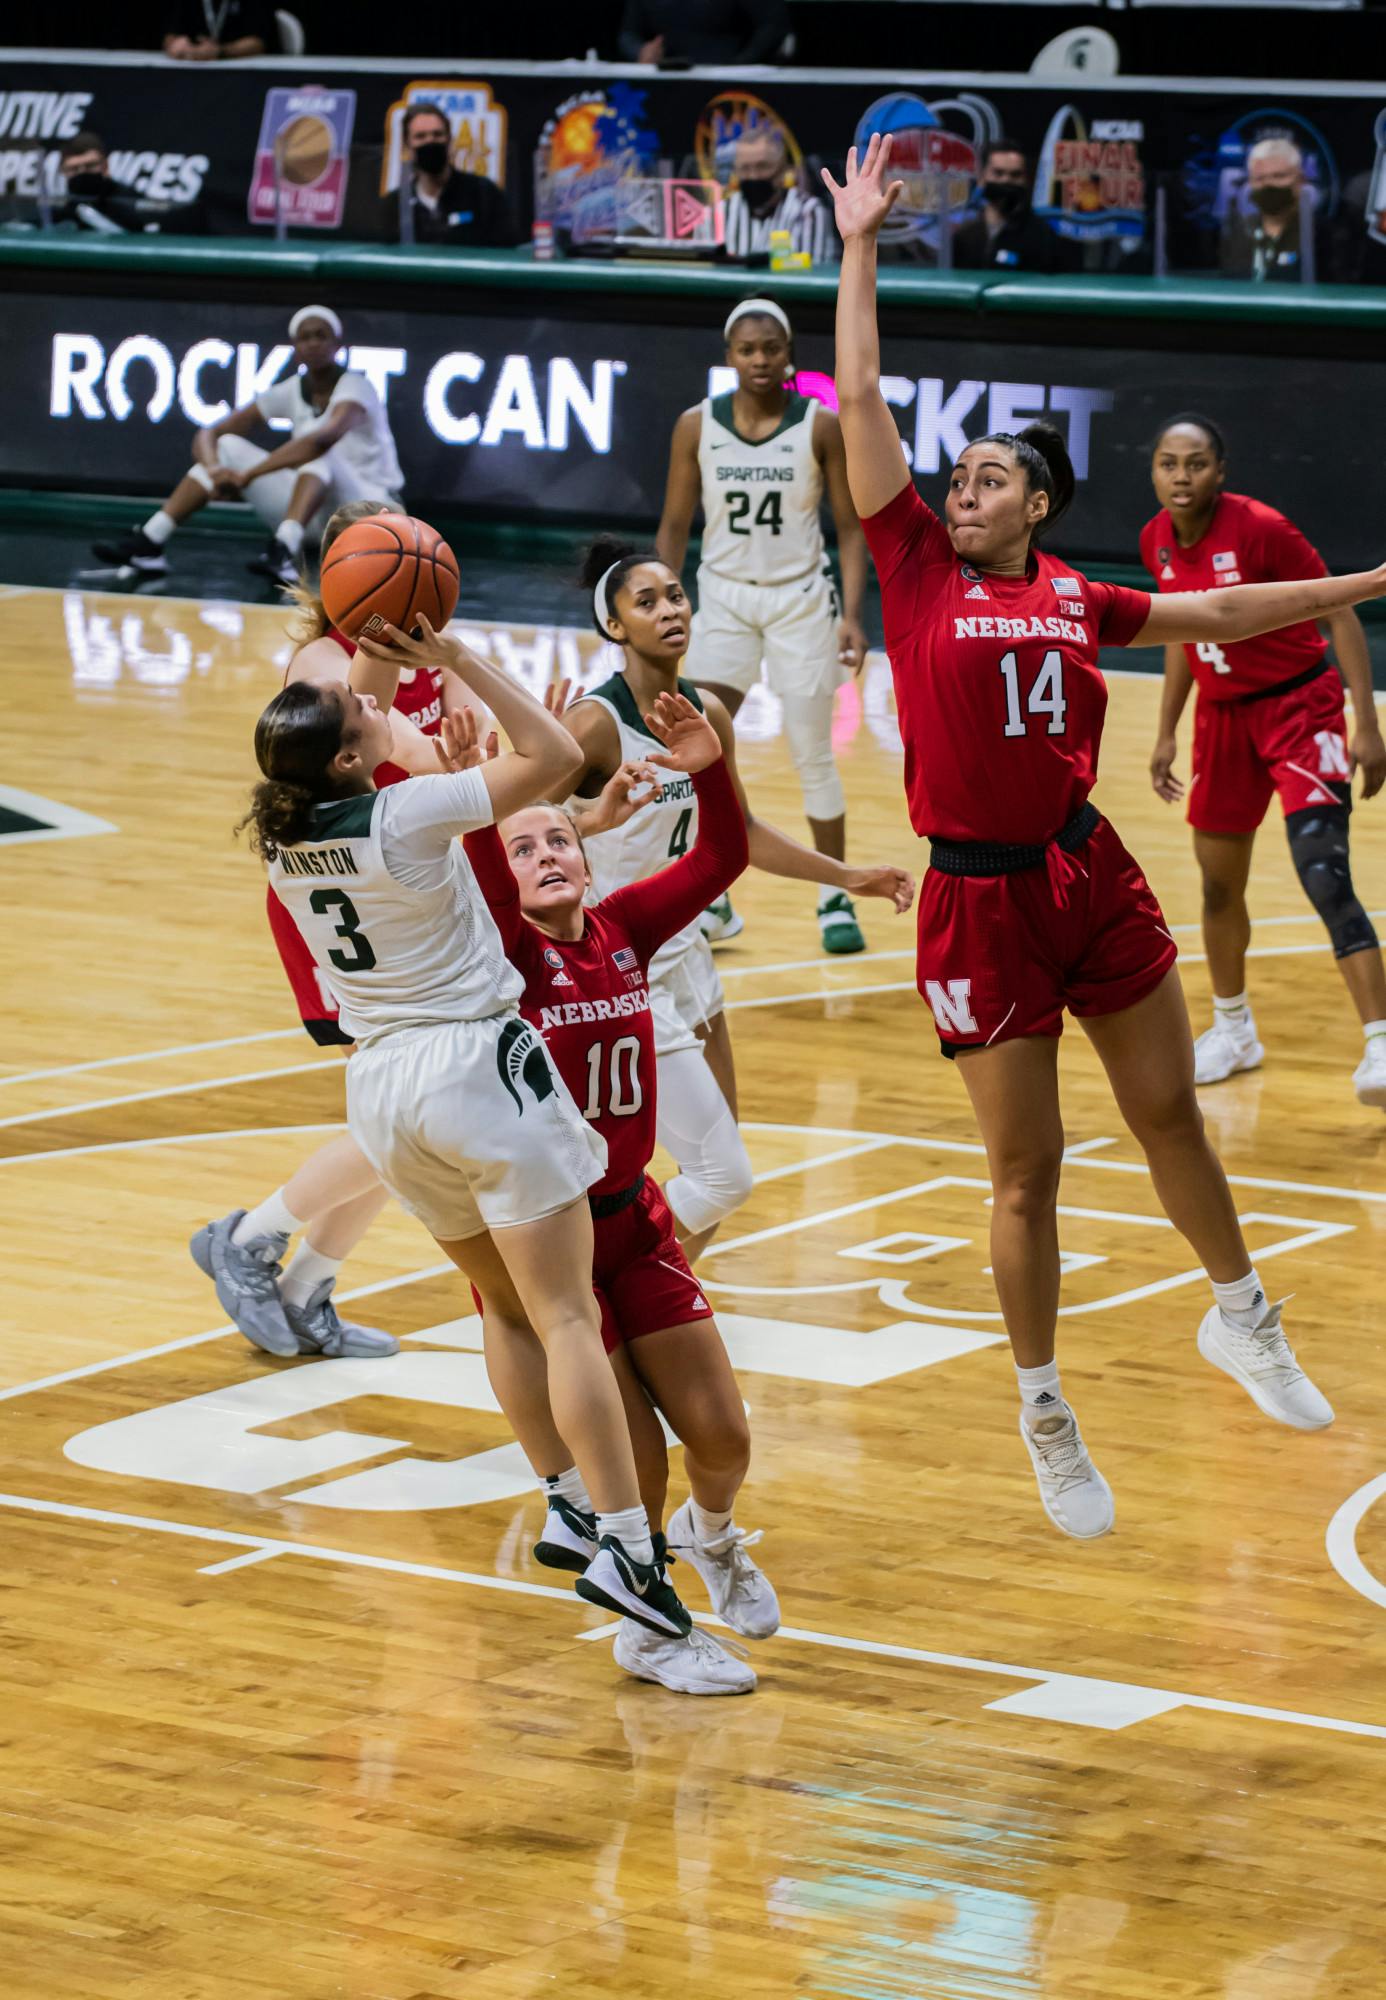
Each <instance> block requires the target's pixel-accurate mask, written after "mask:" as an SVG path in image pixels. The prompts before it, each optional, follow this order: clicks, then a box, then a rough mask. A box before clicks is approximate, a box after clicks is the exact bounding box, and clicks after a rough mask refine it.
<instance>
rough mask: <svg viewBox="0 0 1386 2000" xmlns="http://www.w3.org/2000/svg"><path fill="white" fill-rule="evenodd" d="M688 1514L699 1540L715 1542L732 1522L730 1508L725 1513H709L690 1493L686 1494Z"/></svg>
mask: <svg viewBox="0 0 1386 2000" xmlns="http://www.w3.org/2000/svg"><path fill="white" fill-rule="evenodd" d="M688 1514H689V1519H690V1520H691V1521H692V1523H693V1532H694V1534H695V1535H696V1536H697V1537H698V1540H699V1541H700V1542H715V1541H718V1540H720V1539H721V1537H722V1536H723V1535H725V1534H726V1532H727V1529H728V1528H729V1527H730V1526H731V1524H732V1517H731V1509H730V1508H728V1509H727V1511H726V1513H725V1514H715V1513H709V1512H708V1510H707V1509H706V1508H705V1507H700V1506H699V1505H698V1503H697V1501H696V1500H695V1499H694V1498H693V1496H692V1494H691V1493H690V1495H689V1496H688Z"/></svg>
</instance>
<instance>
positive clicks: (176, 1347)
mask: <svg viewBox="0 0 1386 2000" xmlns="http://www.w3.org/2000/svg"><path fill="white" fill-rule="evenodd" d="M456 1270H457V1266H456V1265H455V1264H452V1263H447V1264H425V1265H423V1266H422V1267H421V1269H419V1270H417V1271H406V1272H405V1274H404V1275H403V1277H399V1278H377V1279H376V1280H375V1282H374V1283H373V1284H369V1285H357V1286H355V1287H354V1289H353V1290H351V1291H349V1292H338V1293H337V1294H336V1295H335V1296H336V1297H337V1298H338V1299H340V1301H341V1303H342V1304H343V1305H345V1304H346V1302H347V1300H348V1299H368V1298H371V1297H373V1296H374V1294H375V1293H377V1292H392V1291H394V1289H395V1287H396V1286H397V1285H417V1284H421V1283H422V1282H423V1280H424V1279H425V1278H442V1277H445V1276H446V1275H447V1273H448V1272H449V1271H456ZM458 1275H459V1276H460V1275H461V1273H460V1272H459V1273H458ZM235 1331H236V1329H235V1327H234V1326H226V1325H224V1324H223V1325H221V1326H214V1327H212V1328H210V1329H209V1331H208V1332H206V1333H185V1334H184V1335H183V1336H182V1338H181V1339H179V1340H161V1341H160V1342H159V1343H158V1345H157V1346H156V1347H137V1348H136V1349H135V1351H134V1352H133V1353H132V1354H117V1355H115V1356H113V1357H112V1358H111V1359H110V1360H109V1361H88V1362H85V1363H84V1364H83V1366H82V1367H80V1368H65V1369H64V1370H63V1371H62V1373H61V1374H60V1375H45V1376H43V1377H42V1378H41V1379H40V1380H39V1381H37V1382H18V1383H16V1384H15V1386H14V1387H13V1388H12V1389H0V1403H12V1402H13V1401H14V1400H15V1398H16V1397H17V1396H32V1395H33V1394H34V1392H35V1391H36V1390H38V1389H57V1388H59V1387H61V1385H62V1384H63V1383H64V1382H80V1381H82V1380H83V1379H84V1378H85V1377H86V1376H88V1375H105V1374H108V1373H109V1372H110V1370H111V1369H112V1368H128V1367H131V1366H132V1365H133V1364H134V1363H135V1362H136V1361H157V1360H158V1358H159V1356H160V1355H161V1354H177V1353H179V1352H180V1351H181V1349H183V1348H185V1347H205V1346H206V1344H207V1342H208V1341H210V1340H224V1339H225V1338H226V1336H227V1335H228V1334H230V1333H235Z"/></svg>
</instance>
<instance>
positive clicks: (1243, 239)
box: [1218, 139, 1328, 285]
mask: <svg viewBox="0 0 1386 2000" xmlns="http://www.w3.org/2000/svg"><path fill="white" fill-rule="evenodd" d="M1305 186H1306V183H1305V178H1304V159H1303V156H1302V154H1301V153H1300V150H1299V147H1298V146H1296V145H1295V143H1294V141H1293V140H1292V139H1261V140H1258V141H1257V143H1256V144H1255V145H1254V146H1253V147H1252V149H1251V151H1250V152H1249V153H1248V154H1247V156H1246V186H1245V189H1244V190H1243V192H1244V194H1245V196H1246V199H1247V201H1248V202H1249V203H1250V205H1251V213H1250V214H1249V215H1248V214H1245V213H1244V212H1243V210H1242V207H1241V204H1240V202H1238V203H1236V204H1235V205H1234V206H1232V207H1230V208H1229V209H1228V211H1227V217H1226V220H1225V221H1224V223H1223V225H1222V239H1221V242H1220V244H1219V249H1218V264H1219V267H1220V268H1221V271H1222V275H1223V276H1224V277H1225V278H1251V279H1253V280H1254V281H1256V282H1258V283H1264V282H1266V281H1268V280H1269V281H1273V282H1275V283H1278V284H1282V285H1302V284H1304V283H1305V282H1306V276H1307V277H1308V278H1309V279H1312V278H1314V277H1320V278H1322V277H1327V275H1328V273H1327V272H1326V271H1322V270H1318V269H1317V268H1316V266H1317V263H1318V261H1319V260H1318V259H1317V257H1316V255H1315V252H1316V251H1317V250H1318V248H1319V241H1318V230H1317V228H1316V230H1315V241H1314V244H1313V246H1312V248H1310V252H1309V259H1308V262H1309V270H1308V272H1307V274H1306V270H1305V254H1304V253H1305V249H1306V246H1305V244H1304V243H1303V241H1302V223H1301V216H1302V214H1303V207H1302V202H1301V197H1302V194H1303V192H1304V189H1305Z"/></svg>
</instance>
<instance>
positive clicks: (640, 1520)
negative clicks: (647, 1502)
mask: <svg viewBox="0 0 1386 2000" xmlns="http://www.w3.org/2000/svg"><path fill="white" fill-rule="evenodd" d="M597 1534H598V1537H599V1538H600V1537H601V1536H602V1535H613V1536H614V1537H615V1539H616V1540H617V1541H618V1542H619V1543H620V1544H621V1547H622V1548H623V1549H624V1550H625V1552H626V1554H627V1555H628V1556H630V1557H631V1559H632V1560H633V1561H634V1562H638V1563H652V1562H653V1561H654V1543H653V1542H652V1541H651V1540H650V1523H649V1518H648V1516H647V1515H646V1513H645V1509H644V1508H643V1507H624V1508H622V1510H621V1512H620V1513H619V1514H600V1513H599V1514H598V1515H597Z"/></svg>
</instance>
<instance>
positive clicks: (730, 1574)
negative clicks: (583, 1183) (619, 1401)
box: [465, 694, 779, 1694]
mask: <svg viewBox="0 0 1386 2000" xmlns="http://www.w3.org/2000/svg"><path fill="white" fill-rule="evenodd" d="M646 724H647V726H648V728H649V729H650V731H651V733H652V735H653V736H655V737H656V738H657V739H658V740H660V741H662V742H663V744H664V746H665V748H664V751H663V752H662V753H660V752H656V753H654V754H652V756H651V757H650V759H649V761H648V762H647V763H645V764H642V765H631V764H627V765H623V766H622V768H621V770H620V771H619V772H618V773H617V774H616V776H615V778H614V779H613V780H612V781H611V785H610V786H609V787H608V791H612V790H613V789H614V790H616V791H619V792H620V793H621V795H622V800H623V803H622V807H621V810H622V811H623V812H624V813H625V814H626V815H627V816H629V814H630V813H632V812H635V811H640V810H643V809H644V807H643V805H641V804H637V803H636V802H635V799H634V789H635V788H637V787H639V788H644V789H645V792H646V796H647V797H648V794H649V789H650V787H651V786H652V785H653V786H654V787H655V789H657V788H658V781H659V776H660V770H664V771H671V772H674V773H678V774H682V775H684V776H687V777H690V778H691V780H692V785H693V789H694V791H695V793H696V794H697V797H698V804H699V825H698V834H697V838H696V840H695V842H694V844H693V846H692V847H691V848H690V849H689V851H688V853H687V854H685V855H683V856H682V857H681V858H680V859H678V860H676V861H674V862H672V863H671V864H670V865H669V866H668V867H667V868H662V869H661V870H660V871H659V873H658V874H655V875H651V876H648V877H647V878H646V879H645V880H643V881H640V882H635V883H632V884H630V885H629V886H628V887H626V888H623V889H617V890H615V891H614V892H613V893H612V894H611V895H610V896H607V897H606V898H604V899H603V901H601V902H599V903H597V904H595V905H592V906H587V905H586V904H585V900H584V899H585V897H586V894H587V891H588V890H589V888H590V886H591V879H592V878H591V875H590V873H589V871H588V868H587V863H586V858H585V856H584V854H583V849H582V842H581V839H580V837H579V836H578V834H577V831H576V829H575V827H574V824H573V820H572V816H571V814H570V813H568V812H567V811H565V810H564V809H563V808H562V807H559V806H551V805H537V806H530V807H528V808H526V809H525V810H524V811H522V812H518V813H513V814H511V815H510V817H509V818H508V819H505V820H503V821H502V822H501V823H500V824H499V825H498V826H495V827H487V828H485V829H483V830H482V831H481V832H479V833H474V834H468V835H467V838H466V843H465V845H466V851H467V855H468V858H469V860H470V861H471V863H472V867H473V870H474V872H475V874H476V878H477V881H478V883H479V885H480V887H481V891H482V894H483V895H484V896H485V898H486V901H487V904H488V906H489V908H490V911H491V914H492V916H493V917H494V918H495V921H496V926H497V928H498V930H499V931H500V935H501V942H502V943H503V945H504V946H505V951H506V955H507V957H508V958H509V959H510V961H511V963H512V964H513V965H515V966H516V967H517V968H518V969H519V971H520V972H521V973H522V974H523V975H524V980H525V991H524V996H523V998H522V1000H521V1002H520V1011H521V1013H522V1014H523V1015H524V1016H525V1018H526V1020H528V1021H529V1022H530V1023H531V1025H532V1026H533V1027H535V1028H537V1029H538V1030H539V1032H540V1034H542V1035H543V1037H544V1040H545V1042H546V1044H547V1046H548V1050H549V1054H550V1055H551V1056H552V1057H553V1060H554V1063H555V1066H556V1067H557V1069H558V1073H559V1075H560V1076H561V1077H562V1078H563V1080H564V1082H565V1083H566V1084H567V1085H568V1087H569V1089H570V1090H571V1091H572V1092H573V1095H574V1099H575V1101H576V1102H577V1103H578V1104H579V1105H580V1106H581V1107H582V1111H583V1116H584V1117H585V1118H586V1119H587V1120H588V1121H589V1123H591V1124H592V1125H593V1126H594V1127H595V1128H596V1130H597V1131H598V1132H599V1133H600V1134H601V1136H602V1137H603V1138H604V1139H605V1141H606V1146H607V1170H606V1173H605V1175H604V1176H603V1178H602V1179H601V1180H600V1181H598V1182H597V1184H596V1185H595V1186H594V1187H592V1188H590V1189H589V1190H588V1201H589V1203H590V1205H591V1208H592V1217H593V1234H594V1239H595V1253H594V1265H593V1277H594V1283H595V1286H596V1292H597V1298H598V1301H599V1303H600V1306H601V1313H602V1338H603V1341H604V1342H605V1345H606V1348H607V1352H608V1353H609V1354H610V1356H611V1363H612V1366H613V1368H614V1369H615V1370H616V1374H617V1378H618V1380H619V1381H620V1384H621V1390H622V1395H623V1397H624V1399H625V1403H626V1409H627V1414H628V1417H629V1421H630V1428H631V1439H632V1442H633V1444H634V1446H635V1456H636V1465H637V1469H638V1470H639V1472H640V1477H641V1496H642V1498H643V1500H644V1502H645V1510H646V1513H647V1515H648V1516H649V1520H650V1524H651V1527H652V1529H655V1530H656V1532H657V1530H658V1525H659V1524H660V1523H661V1522H662V1520H663V1512H664V1502H665V1497H666V1493H667V1487H668V1452H667V1450H666V1447H665V1443H664V1434H663V1431H662V1429H661V1427H660V1425H659V1422H658V1419H657V1418H656V1417H655V1415H654V1411H653V1410H652V1409H651V1407H650V1405H651V1402H652V1401H653V1403H654V1404H656V1405H657V1406H658V1407H659V1408H660V1409H661V1410H663V1412H664V1414H665V1416H666V1417H667V1419H668V1421H669V1423H670V1425H671V1426H672V1428H673V1430H674V1432H675V1434H676V1435H677V1436H678V1437H679V1438H680V1439H681V1441H682V1442H683V1446H684V1456H685V1464H686V1467H687V1471H688V1479H689V1485H690V1487H691V1489H692V1492H691V1495H690V1497H689V1499H688V1500H686V1501H685V1502H684V1504H683V1506H682V1507H680V1508H679V1509H678V1511H677V1513H676V1514H675V1515H674V1518H673V1520H672V1521H671V1522H670V1524H669V1546H670V1548H671V1549H672V1550H673V1552H674V1553H675V1554H676V1555H677V1556H678V1557H680V1558H681V1559H682V1560H684V1561H686V1562H688V1563H690V1564H691V1565H692V1567H693V1568H694V1569H696V1570H697V1572H698V1574H699V1575H700V1576H701V1577H702V1578H703V1579H704V1581H705V1582H706V1584H707V1586H708V1592H709V1595H710V1596H711V1599H712V1605H713V1609H714V1610H715V1611H716V1612H717V1613H718V1615H719V1616H720V1617H722V1618H723V1619H725V1620H726V1622H727V1624H728V1625H730V1627H731V1629H732V1630H733V1631H734V1632H737V1633H740V1634H741V1635H742V1636H743V1637H745V1638H755V1639H762V1638H767V1637H769V1636H770V1634H771V1633H773V1632H774V1631H775V1630H776V1629H777V1628H778V1625H779V1605H778V1602H777V1601H776V1597H775V1593H774V1590H773V1589H772V1587H771V1585H770V1583H769V1581H768V1580H767V1579H766V1577H765V1576H764V1575H763V1574H762V1572H761V1571H760V1569H759V1568H758V1567H757V1566H756V1564H755V1563H754V1562H753V1561H752V1560H751V1558H750V1556H749V1554H748V1552H747V1551H748V1547H749V1544H750V1543H751V1541H752V1539H753V1538H752V1537H750V1536H748V1535H747V1534H745V1533H744V1531H743V1530H741V1529H740V1528H738V1527H737V1526H736V1524H735V1521H734V1519H733V1509H734V1506H735V1502H736V1496H737V1493H738V1491H739V1490H740V1487H741V1484H742V1481H743V1480H744V1478H745V1476H746V1472H747V1469H748V1466H749V1463H750V1434H749V1431H748V1428H747V1424H746V1416H745V1410H744V1408H743V1405H742V1402H741V1396H740V1392H739V1390H738V1389H737V1386H736V1378H735V1376H734V1375H733V1374H732V1371H731V1366H730V1363H729V1362H728V1359H727V1354H726V1349H725V1348H724V1347H723V1345H722V1341H721V1337H720V1335H719V1333H718V1330H717V1323H716V1321H715V1319H714V1318H713V1316H712V1309H711V1307H710V1306H709V1305H708V1303H707V1301H706V1298H705V1297H704V1294H703V1292H702V1289H701V1287H700V1286H699V1284H698V1281H697V1279H696V1278H695V1277H694V1276H693V1273H692V1271H691V1269H690V1268H689V1265H688V1261H687V1259H686V1257H685V1256H684V1253H683V1250H682V1248H681V1247H680V1245H679V1243H678V1241H677V1239H676V1238H675V1235H674V1220H673V1216H672V1215H671V1213H670V1211H669V1207H668V1204H667V1203H666V1202H665V1200H664V1197H663V1195H662V1193H661V1192H660V1189H659V1187H658V1185H657V1183H656V1182H655V1181H654V1180H653V1179H652V1178H651V1177H650V1175H649V1172H648V1167H649V1162H650V1159H651V1157H652V1155H653V1153H654V1148H655V1098H656V1091H657V1075H656V1067H655V1054H654V1031H653V1027H652V1024H651V1017H650V996H649V989H648V986H647V983H646V975H647V972H648V969H649V964H650V960H651V958H652V957H653V955H654V954H655V952H656V951H658V949H659V948H660V946H661V945H663V944H664V943H665V942H667V940H668V939H669V938H670V937H672V936H673V935H674V934H675V933H676V932H677V931H679V930H681V929H682V928H683V926H684V925H685V924H687V923H689V922H690V921H691V920H692V919H693V918H695V917H696V916H697V914H698V912H699V911H700V910H701V909H702V908H703V907H704V906H705V905H706V903H707V900H708V898H709V896H710V895H712V894H716V893H720V892H721V891H722V890H724V889H726V888H727V887H728V885H729V884H730V883H731V882H732V881H733V880H734V879H735V877H736V876H737V875H738V874H740V872H741V870H742V869H743V868H744V867H745V866H746V860H747V853H748V848H747V839H746V823H745V820H744V818H743V816H742V813H741V808H740V805H739V803H738V801H737V797H736V792H735V790H734V789H733V786H732V783H731V779H730V776H729V774H728V771H727V766H726V761H725V759H724V758H723V756H722V747H721V744H720V743H719V742H718V740H717V733H716V731H715V730H714V729H713V728H712V726H711V724H710V723H708V721H707V720H706V718H705V717H703V716H701V715H700V714H699V713H698V711H697V710H696V709H695V708H694V707H693V705H692V703H691V702H689V701H687V700H686V699H685V698H684V697H683V696H682V695H677V694H664V695H661V696H660V697H659V699H658V700H657V702H656V704H655V711H654V713H652V714H651V715H649V716H647V717H646ZM655 767H658V768H655ZM492 1304H493V1309H494V1306H495V1301H494V1299H493V1302H492ZM488 1326H489V1322H488ZM531 1344H533V1343H532V1336H531ZM486 1352H487V1358H488V1367H489V1372H490V1377H491V1383H492V1387H493V1388H494V1389H495V1391H496V1395H497V1398H498V1400H499V1402H500V1404H501V1408H502V1409H503V1410H504V1411H505V1414H506V1415H507V1417H509V1418H510V1421H511V1425H512V1428H513V1429H514V1431H515V1435H516V1437H517V1438H518V1439H519V1441H520V1443H521V1445H522V1446H523V1447H524V1450H525V1453H526V1456H527V1457H528V1458H529V1461H530V1464H531V1465H532V1466H533V1467H534V1469H535V1471H536V1473H538V1474H539V1475H540V1476H541V1478H542V1479H543V1483H544V1487H545V1490H546V1494H547V1498H548V1508H549V1511H548V1519H547V1521H546V1523H545V1528H544V1534H543V1537H542V1539H541V1541H540V1542H539V1544H538V1546H537V1548H536V1551H535V1553H536V1555H537V1556H538V1557H539V1560H540V1561H541V1562H545V1563H548V1564H550V1565H551V1566H552V1567H554V1568H563V1569H569V1568H583V1567H585V1566H586V1564H587V1562H588V1561H589V1560H590V1559H591V1555H592V1552H593V1549H594V1548H595V1545H596V1541H595V1538H596V1524H595V1520H594V1518H593V1514H592V1503H591V1501H590V1499H589V1498H588V1497H587V1494H586V1492H585V1490H584V1489H583V1487H582V1483H581V1480H580V1478H579V1476H578V1474H577V1471H576V1469H575V1468H574V1467H573V1465H572V1460H571V1455H570V1454H569V1453H568V1452H567V1451H566V1449H565V1447H564V1445H563V1442H562V1440H561V1438H559V1436H558V1434H557V1432H556V1431H555V1429H554V1426H553V1419H552V1416H551V1414H550V1412H549V1407H548V1397H547V1395H546V1393H545V1392H544V1386H543V1362H542V1356H541V1355H540V1354H539V1353H538V1352H537V1350H536V1351H535V1352H534V1353H533V1355H532V1359H531V1362H530V1364H529V1365H528V1366H526V1367H524V1368H523V1369H522V1370H521V1371H520V1372H519V1373H516V1372H515V1370H514V1367H513V1362H514V1360H516V1359H518V1358H519V1357H520V1355H521V1353H522V1342H521V1338H520V1330H518V1329H507V1340H506V1342H505V1344H504V1346H503V1347H502V1348H501V1349H500V1351H499V1353H498V1354H497V1355H496V1356H495V1358H494V1359H493V1346H492V1342H491V1340H490V1338H489V1334H488V1338H487V1343H486ZM616 1660H617V1664H618V1665H620V1666H622V1667H624V1668H625V1669H626V1671H627V1672H628V1673H632V1674H634V1675H636V1676H637V1677H638V1678H640V1679H645V1680H657V1681H659V1682H660V1683H661V1684H662V1685H663V1686H665V1687H669V1688H672V1689H674V1690H675V1691H677V1692H681V1693H688V1694H736V1693H743V1692H748V1691H749V1690H750V1689H751V1688H753V1687H754V1686H755V1675H754V1673H753V1672H752V1671H751V1670H750V1668H749V1667H747V1666H745V1665H744V1664H743V1663H742V1662H740V1661H739V1660H737V1659H735V1658H734V1657H733V1656H731V1655H730V1654H729V1653H727V1652H726V1650H725V1649H724V1648H722V1647H720V1646H718V1645H717V1644H716V1643H715V1642H714V1641H712V1640H711V1639H710V1638H709V1637H708V1636H707V1635H706V1634H703V1633H700V1632H698V1631H697V1629H696V1628H695V1629H694V1631H693V1632H692V1633H690V1635H689V1636H688V1638H687V1639H685V1640H673V1639H664V1638H661V1637H659V1636H658V1635H657V1634H653V1633H650V1632H648V1631H646V1630H644V1629H643V1628H642V1627H640V1626H638V1625H634V1624H632V1623H630V1622H629V1621H627V1622H626V1623H625V1624H624V1625H623V1626H622V1628H621V1632H620V1633H619V1635H618V1636H617V1640H616Z"/></svg>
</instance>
